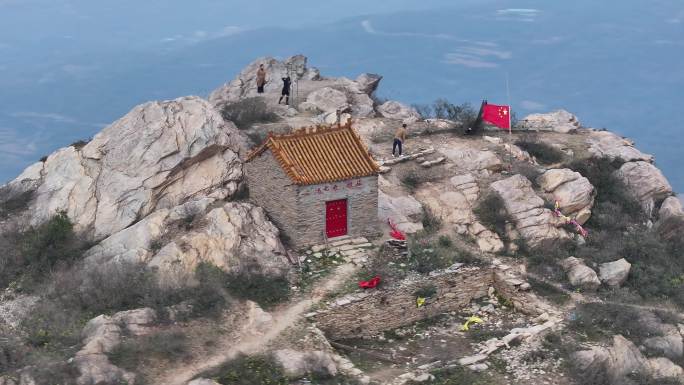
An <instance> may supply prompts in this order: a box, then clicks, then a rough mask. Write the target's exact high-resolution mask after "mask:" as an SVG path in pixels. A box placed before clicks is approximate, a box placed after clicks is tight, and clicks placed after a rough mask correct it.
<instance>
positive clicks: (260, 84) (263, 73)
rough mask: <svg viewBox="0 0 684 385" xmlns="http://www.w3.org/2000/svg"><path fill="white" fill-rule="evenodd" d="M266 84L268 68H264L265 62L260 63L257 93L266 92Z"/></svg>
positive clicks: (257, 76)
mask: <svg viewBox="0 0 684 385" xmlns="http://www.w3.org/2000/svg"><path fill="white" fill-rule="evenodd" d="M265 84H266V70H265V69H264V65H263V64H259V69H258V70H257V73H256V85H257V93H259V94H263V93H264V85H265Z"/></svg>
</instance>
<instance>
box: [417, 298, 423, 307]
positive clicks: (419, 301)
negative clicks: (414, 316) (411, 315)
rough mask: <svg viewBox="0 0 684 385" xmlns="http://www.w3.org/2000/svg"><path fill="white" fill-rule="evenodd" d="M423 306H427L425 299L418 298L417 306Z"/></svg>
mask: <svg viewBox="0 0 684 385" xmlns="http://www.w3.org/2000/svg"><path fill="white" fill-rule="evenodd" d="M423 305H425V298H423V297H418V298H416V306H417V307H421V306H423Z"/></svg>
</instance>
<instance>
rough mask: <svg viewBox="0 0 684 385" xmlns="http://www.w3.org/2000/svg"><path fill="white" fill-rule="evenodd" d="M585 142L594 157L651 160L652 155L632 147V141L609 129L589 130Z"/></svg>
mask: <svg viewBox="0 0 684 385" xmlns="http://www.w3.org/2000/svg"><path fill="white" fill-rule="evenodd" d="M587 144H588V145H589V153H591V154H592V155H593V156H594V157H595V158H604V157H605V158H609V159H618V160H621V161H623V162H633V161H639V160H641V161H645V162H653V155H649V154H644V153H643V152H641V151H639V150H637V149H636V148H635V147H634V142H632V141H631V140H629V139H625V138H622V137H620V136H618V135H616V134H614V133H612V132H610V131H591V132H590V133H589V135H588V136H587Z"/></svg>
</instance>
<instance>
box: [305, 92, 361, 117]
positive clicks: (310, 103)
mask: <svg viewBox="0 0 684 385" xmlns="http://www.w3.org/2000/svg"><path fill="white" fill-rule="evenodd" d="M349 107H350V106H349V101H348V100H347V95H345V93H344V92H342V91H340V90H337V89H335V88H332V87H323V88H319V89H317V90H315V91H313V92H311V93H310V94H309V95H307V97H306V101H305V102H303V103H301V104H300V105H299V109H300V110H304V111H307V110H308V111H314V112H317V111H318V112H325V113H330V112H335V111H336V110H338V109H339V110H340V111H344V110H346V109H347V108H349Z"/></svg>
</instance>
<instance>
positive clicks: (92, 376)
mask: <svg viewBox="0 0 684 385" xmlns="http://www.w3.org/2000/svg"><path fill="white" fill-rule="evenodd" d="M156 321H157V314H156V312H155V311H154V310H152V309H150V308H142V309H136V310H130V311H124V312H119V313H116V314H114V315H113V316H111V317H110V316H106V315H100V316H97V317H95V318H93V319H91V320H90V321H88V323H87V324H86V325H85V327H84V328H83V331H82V332H81V335H82V337H83V347H82V348H81V350H79V351H78V352H77V353H76V356H75V357H74V359H73V362H74V365H75V367H76V369H77V370H78V372H79V376H78V378H77V379H76V384H77V385H91V384H121V383H125V384H133V383H135V378H136V376H135V374H134V373H131V372H128V371H126V370H124V369H121V368H119V367H117V366H115V365H113V364H112V363H111V362H109V358H108V357H107V353H111V352H112V351H113V350H114V349H115V348H116V347H117V346H118V345H119V344H120V343H121V337H122V335H124V334H130V335H145V334H148V333H150V332H151V331H152V330H153V329H152V326H153V324H154V323H155V322H156Z"/></svg>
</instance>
